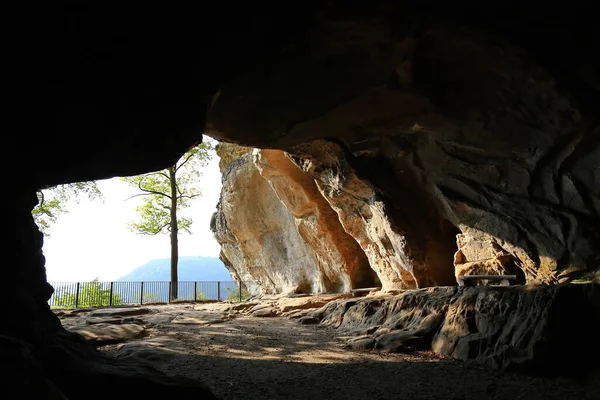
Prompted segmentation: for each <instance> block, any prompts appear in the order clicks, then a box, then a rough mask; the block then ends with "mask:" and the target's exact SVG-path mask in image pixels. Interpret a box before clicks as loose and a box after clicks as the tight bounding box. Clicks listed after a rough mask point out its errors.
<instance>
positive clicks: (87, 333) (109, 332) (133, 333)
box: [68, 324, 145, 345]
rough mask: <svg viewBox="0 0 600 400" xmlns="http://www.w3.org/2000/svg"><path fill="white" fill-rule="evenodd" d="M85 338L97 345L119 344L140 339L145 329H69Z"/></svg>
mask: <svg viewBox="0 0 600 400" xmlns="http://www.w3.org/2000/svg"><path fill="white" fill-rule="evenodd" d="M68 329H69V330H70V331H71V332H75V333H78V334H80V335H81V336H83V337H84V338H85V339H86V340H87V341H88V342H90V343H94V344H96V345H103V344H110V343H119V342H123V341H125V340H129V339H133V338H137V337H140V336H141V335H143V333H144V330H145V329H144V327H142V326H139V325H136V324H120V325H111V324H96V325H91V326H73V327H69V328H68Z"/></svg>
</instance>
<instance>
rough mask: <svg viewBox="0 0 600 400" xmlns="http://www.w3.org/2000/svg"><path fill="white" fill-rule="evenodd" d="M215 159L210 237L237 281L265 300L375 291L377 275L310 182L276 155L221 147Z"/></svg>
mask: <svg viewBox="0 0 600 400" xmlns="http://www.w3.org/2000/svg"><path fill="white" fill-rule="evenodd" d="M218 154H219V155H220V156H221V158H222V161H224V162H223V163H222V168H224V176H223V189H222V192H221V199H220V201H219V204H218V206H217V212H216V213H215V215H214V216H213V220H212V221H213V222H212V230H213V232H214V234H215V237H216V238H217V240H218V241H219V243H221V259H222V260H223V262H224V263H225V265H226V266H227V268H228V269H229V270H230V271H231V273H232V275H233V276H234V277H235V279H236V280H238V281H242V282H244V283H245V284H246V285H247V286H248V287H249V288H250V289H251V291H254V292H255V293H263V294H265V293H294V292H296V293H298V292H302V293H321V292H347V291H349V290H350V289H352V288H354V287H364V285H367V286H369V285H373V282H374V280H375V279H376V276H375V274H374V272H373V270H372V269H371V268H370V267H369V264H368V261H367V259H366V257H365V255H364V253H363V252H362V250H361V249H360V247H359V246H358V245H357V244H356V242H355V241H354V240H353V239H352V238H351V237H350V236H349V235H347V234H346V233H345V232H344V230H343V229H342V227H341V225H340V223H339V221H338V219H337V215H336V214H335V212H333V210H331V208H330V207H329V206H328V204H327V202H326V201H325V199H324V198H323V197H322V196H321V194H320V193H319V191H318V190H317V188H316V185H315V183H314V180H312V179H310V178H309V177H308V176H306V175H305V174H304V173H303V172H302V171H300V170H299V169H298V168H297V167H296V166H295V165H294V164H293V163H292V162H291V161H290V160H288V159H287V158H286V157H285V155H284V153H283V152H282V151H279V150H267V151H255V152H254V153H253V152H252V149H249V148H246V149H244V148H240V147H239V146H236V145H230V144H220V145H219V148H218ZM236 157H237V158H236ZM227 160H229V161H227Z"/></svg>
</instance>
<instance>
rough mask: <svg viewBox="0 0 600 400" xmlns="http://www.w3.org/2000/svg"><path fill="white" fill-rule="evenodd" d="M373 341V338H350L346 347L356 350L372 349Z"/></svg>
mask: <svg viewBox="0 0 600 400" xmlns="http://www.w3.org/2000/svg"><path fill="white" fill-rule="evenodd" d="M375 343H376V342H375V339H373V338H364V339H360V340H352V341H349V342H348V343H347V344H346V348H348V349H352V350H357V351H364V350H372V349H373V348H374V347H375Z"/></svg>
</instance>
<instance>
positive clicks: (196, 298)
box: [194, 281, 198, 303]
mask: <svg viewBox="0 0 600 400" xmlns="http://www.w3.org/2000/svg"><path fill="white" fill-rule="evenodd" d="M196 301H198V282H196V281H194V303H195V302H196Z"/></svg>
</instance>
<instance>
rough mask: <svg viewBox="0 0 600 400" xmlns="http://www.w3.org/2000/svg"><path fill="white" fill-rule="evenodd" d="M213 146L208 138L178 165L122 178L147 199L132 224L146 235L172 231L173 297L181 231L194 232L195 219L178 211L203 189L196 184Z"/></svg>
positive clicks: (131, 225)
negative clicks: (183, 215)
mask: <svg viewBox="0 0 600 400" xmlns="http://www.w3.org/2000/svg"><path fill="white" fill-rule="evenodd" d="M212 152H213V146H212V144H211V143H210V142H204V143H201V144H199V145H197V146H194V147H192V148H191V149H190V150H188V152H187V153H185V154H184V155H183V156H182V157H181V158H180V159H179V161H177V163H175V165H172V166H170V167H169V168H166V169H163V170H161V171H156V172H150V173H147V174H143V175H137V176H130V177H124V178H122V179H123V180H124V181H125V182H128V183H129V184H130V185H132V186H134V187H136V188H138V189H139V190H140V191H141V193H139V194H136V195H135V196H132V197H137V196H144V197H145V201H144V202H143V203H142V204H141V205H140V206H138V207H136V211H137V212H138V213H139V217H140V218H139V221H138V222H134V223H130V224H129V228H130V229H131V230H132V231H134V232H138V233H140V234H142V235H157V234H159V233H165V232H168V233H169V235H170V240H171V283H172V284H171V293H170V296H171V300H175V299H177V281H178V278H177V263H178V260H179V248H178V242H177V236H178V234H179V232H185V233H191V230H190V227H191V225H192V219H190V218H183V217H181V216H179V217H178V215H177V213H178V211H180V210H182V209H184V208H186V207H189V205H190V202H191V201H192V200H193V199H195V198H197V197H199V196H201V195H202V193H201V191H200V189H198V187H196V186H195V184H196V183H197V182H198V181H199V180H200V178H201V176H202V172H201V168H202V167H204V166H205V165H206V164H207V163H208V161H209V160H210V159H211V158H212Z"/></svg>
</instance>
